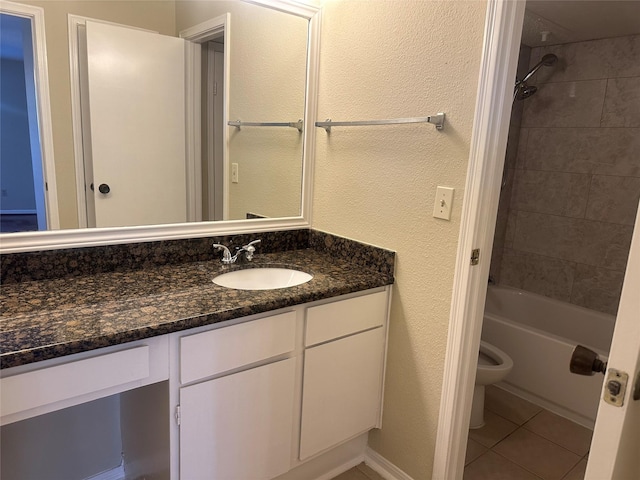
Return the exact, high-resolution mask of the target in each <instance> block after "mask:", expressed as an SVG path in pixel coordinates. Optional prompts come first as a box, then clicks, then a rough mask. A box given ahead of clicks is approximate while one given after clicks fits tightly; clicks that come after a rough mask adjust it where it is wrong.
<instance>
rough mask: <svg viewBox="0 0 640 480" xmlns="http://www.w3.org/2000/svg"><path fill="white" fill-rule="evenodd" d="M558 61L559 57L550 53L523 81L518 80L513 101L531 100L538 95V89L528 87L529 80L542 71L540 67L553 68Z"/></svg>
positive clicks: (531, 86)
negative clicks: (534, 95) (530, 98)
mask: <svg viewBox="0 0 640 480" xmlns="http://www.w3.org/2000/svg"><path fill="white" fill-rule="evenodd" d="M557 61H558V57H557V56H555V55H554V54H553V53H548V54H546V55H545V56H544V57H542V60H540V61H539V62H538V63H536V64H535V65H534V66H533V68H532V69H531V70H529V72H528V73H527V74H526V75H525V76H524V78H523V79H522V80H516V86H515V89H514V92H513V99H514V100H515V99H518V100H524V99H525V98H529V97H530V96H531V95H533V94H534V93H536V92H537V91H538V87H535V86H533V85H527V80H529V79H530V78H531V77H532V76H533V74H535V73H536V72H537V71H538V70H539V69H540V67H551V66H553V65H555V64H556V62H557Z"/></svg>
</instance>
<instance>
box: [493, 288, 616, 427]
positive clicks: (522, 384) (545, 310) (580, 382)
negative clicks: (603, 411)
mask: <svg viewBox="0 0 640 480" xmlns="http://www.w3.org/2000/svg"><path fill="white" fill-rule="evenodd" d="M614 325H615V317H614V316H612V315H607V314H604V313H600V312H596V311H593V310H589V309H586V308H582V307H578V306H576V305H572V304H569V303H565V302H560V301H558V300H553V299H550V298H547V297H543V296H541V295H536V294H534V293H530V292H525V291H523V290H517V289H515V288H509V287H499V286H489V288H488V291H487V300H486V304H485V314H484V322H483V326H482V339H483V340H485V341H487V342H489V343H491V344H493V345H495V346H496V347H498V348H500V349H501V350H504V351H505V352H506V353H507V354H508V355H509V356H510V357H511V358H512V359H513V370H512V371H511V373H510V374H509V375H508V376H507V377H506V378H505V380H504V381H503V382H501V383H500V384H499V385H498V386H501V387H503V388H504V389H505V390H508V391H510V392H512V393H515V394H516V395H519V396H520V397H523V398H525V399H527V400H530V401H532V402H533V403H536V404H538V405H540V406H542V407H544V408H546V409H548V410H551V411H553V412H555V413H557V414H559V415H562V416H564V417H566V418H569V419H571V420H573V421H575V422H578V423H580V424H582V425H584V426H587V427H590V428H593V425H594V422H595V418H596V413H597V409H598V401H599V398H600V391H601V388H602V382H603V380H604V376H603V375H602V374H596V375H593V376H582V375H575V374H572V373H571V372H569V360H570V358H571V354H572V352H573V349H574V347H575V346H576V345H577V344H581V345H584V346H585V347H588V348H591V349H592V350H595V351H596V352H598V354H599V355H600V357H601V359H602V360H606V358H607V356H608V352H609V347H610V345H611V339H612V337H613V328H614Z"/></svg>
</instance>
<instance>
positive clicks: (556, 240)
mask: <svg viewBox="0 0 640 480" xmlns="http://www.w3.org/2000/svg"><path fill="white" fill-rule="evenodd" d="M543 3H544V2H529V3H528V4H527V10H526V12H525V26H524V29H523V39H522V40H523V42H522V43H523V44H522V46H521V49H520V58H519V60H520V61H519V65H518V75H517V78H518V81H517V83H516V87H518V83H520V88H519V89H518V88H516V95H515V97H517V98H515V99H514V103H513V109H512V116H511V123H510V131H509V137H508V144H507V153H506V159H505V166H504V175H503V182H502V189H501V192H500V204H499V210H498V219H497V223H496V232H495V237H494V244H493V254H492V261H491V269H490V278H489V283H490V284H492V285H490V286H489V292H488V294H487V300H486V307H485V320H484V323H483V331H482V340H484V341H486V342H489V343H490V344H491V345H494V346H496V347H498V348H499V349H501V350H503V351H504V352H506V353H507V354H508V355H509V356H510V357H511V358H512V360H513V363H514V368H513V369H512V371H511V373H510V374H509V375H508V376H507V377H506V378H505V380H504V381H503V382H501V383H499V384H497V386H494V387H492V388H491V389H490V391H488V392H487V398H486V400H487V404H486V407H487V408H486V415H487V417H486V418H485V423H486V426H485V427H484V432H483V428H480V429H478V430H475V431H474V430H472V431H471V432H470V434H469V443H468V447H467V461H466V462H465V463H466V465H467V466H466V468H465V477H469V478H478V477H476V476H474V475H476V474H477V473H478V472H479V471H480V470H481V469H482V468H485V467H486V466H487V465H488V463H492V468H494V469H500V468H501V469H502V470H500V471H501V472H502V474H503V475H504V472H511V475H512V476H517V475H524V476H526V475H531V474H533V475H536V476H537V477H539V478H565V475H566V478H582V476H583V475H584V472H585V470H586V464H587V461H586V455H587V452H588V450H589V445H590V439H591V430H592V428H593V424H594V421H595V416H596V412H597V409H598V402H599V397H600V390H601V386H602V381H603V379H604V377H602V376H597V377H580V376H576V375H572V374H570V373H569V361H570V358H571V353H572V350H573V348H574V347H575V345H577V344H583V345H585V346H587V347H589V348H591V349H593V350H595V351H596V352H597V353H598V354H599V355H600V356H601V358H602V359H603V360H606V357H607V355H608V351H609V347H610V342H611V338H612V335H613V328H614V325H615V315H616V313H617V309H618V303H619V301H620V293H621V290H622V285H623V281H624V275H625V268H626V265H627V258H628V254H629V248H630V245H631V238H632V233H633V228H634V223H635V218H636V209H637V206H638V202H639V200H640V163H638V158H639V156H638V154H639V152H640V142H639V141H638V139H637V137H638V135H637V130H638V126H640V125H639V124H638V123H637V122H638V118H637V116H635V117H634V116H633V114H630V113H629V112H630V110H629V109H628V108H627V106H626V100H625V98H626V97H625V96H628V91H629V89H630V88H631V89H633V88H634V86H636V85H637V78H638V76H639V75H640V71H639V70H638V69H637V67H636V65H637V64H638V62H639V61H640V58H638V56H637V55H638V54H637V47H636V46H637V45H638V44H640V35H639V34H640V32H639V31H637V30H636V31H611V32H607V33H603V31H602V30H597V31H596V30H592V31H591V32H590V33H588V32H579V33H580V36H577V37H574V36H572V35H575V34H576V32H578V31H579V29H575V28H569V26H568V25H564V28H563V27H562V26H561V25H563V21H562V20H561V19H560V17H552V16H550V15H551V13H552V10H553V9H554V6H549V5H548V4H547V5H541V4H543ZM583 6H584V5H583ZM563 13H564V17H562V18H564V19H567V18H575V17H576V16H575V15H574V14H568V13H567V12H566V11H565V12H563ZM569 13H570V12H569ZM582 13H583V14H584V13H585V11H582ZM609 14H610V15H615V12H613V11H610V12H609V13H608V15H609ZM594 23H595V24H598V23H599V21H598V19H597V18H596V19H594ZM616 23H617V25H618V26H621V25H622V24H623V23H624V22H613V23H612V25H616ZM598 27H599V26H598ZM613 52H615V55H613ZM545 58H546V59H547V60H548V61H549V63H551V61H552V60H553V58H555V59H556V60H555V63H553V65H550V68H546V66H545ZM539 65H540V68H538V69H536V72H535V73H534V74H533V75H531V76H529V78H527V80H528V82H529V84H530V85H529V86H528V87H527V91H526V93H527V94H526V95H522V93H525V92H524V89H523V88H522V83H523V78H525V77H527V76H528V73H529V72H531V70H533V69H535V68H536V66H539ZM634 82H635V83H634ZM531 85H535V86H536V87H537V88H536V89H532V88H530V86H531ZM509 297H513V298H516V297H518V298H519V299H526V300H524V301H523V303H524V302H526V305H532V304H533V303H535V304H539V305H544V312H545V313H538V314H537V318H536V319H534V320H535V321H537V322H538V323H537V324H535V325H531V326H529V325H525V323H526V322H523V321H514V320H515V319H513V318H508V317H515V318H516V319H521V318H524V317H526V316H527V314H528V313H529V312H530V311H531V310H532V308H531V307H530V306H529V307H527V306H524V305H523V306H522V307H519V308H521V310H520V311H519V313H517V314H515V315H507V314H506V313H505V311H506V309H499V311H494V310H495V309H496V308H497V307H496V302H495V301H494V300H496V299H498V298H499V299H500V300H501V301H502V303H503V304H504V303H505V299H506V298H509ZM536 308H539V309H538V311H542V307H536ZM554 311H557V312H562V314H560V315H558V318H557V319H555V318H553V317H552V315H553V312H554ZM566 312H569V313H566ZM572 312H573V313H572ZM572 314H573V317H574V318H575V320H573V322H574V323H573V324H572V323H566V324H563V323H562V322H565V320H566V319H568V318H569V317H570V316H571V315H572ZM529 327H531V328H529ZM528 328H529V331H532V332H534V333H532V334H531V336H527V335H526V330H527V329H528ZM523 332H525V333H523ZM592 332H599V333H597V334H596V335H595V336H593V337H594V338H589V337H588V336H585V335H584V334H586V333H592ZM544 337H547V338H548V339H549V342H545V341H544V340H543V339H544ZM541 339H542V340H541ZM560 341H563V342H565V341H566V344H567V348H566V349H565V350H564V351H561V350H560V347H558V344H559V342H560ZM556 349H557V350H556ZM549 358H553V359H554V364H553V365H552V366H550V367H549V366H547V367H545V366H544V363H543V362H544V361H545V360H546V359H549ZM556 360H557V361H556ZM555 372H559V374H561V375H564V376H566V377H564V376H563V377H558V376H556V375H555ZM489 430H491V431H492V432H493V433H494V434H495V435H494V436H493V437H492V438H490V439H489V438H487V437H486V435H485V433H486V432H487V431H489ZM568 432H570V433H568ZM525 443H526V444H527V448H526V451H525V449H523V448H518V445H520V446H522V445H524V444H525ZM534 444H535V445H536V446H537V447H539V448H540V449H541V450H539V451H538V453H537V454H534V453H533V447H532V445H534ZM537 447H536V448H537ZM543 450H544V451H545V452H546V453H545V454H544V455H543V454H541V453H540V451H543ZM532 456H533V457H537V458H540V457H541V456H544V457H546V458H549V459H551V458H553V460H554V461H556V460H557V461H556V462H555V463H556V466H557V470H556V471H554V472H550V471H544V470H543V467H544V466H543V465H541V464H539V462H532V461H531V458H533V457H532ZM528 457H529V458H528ZM546 466H548V465H546ZM495 471H498V470H495Z"/></svg>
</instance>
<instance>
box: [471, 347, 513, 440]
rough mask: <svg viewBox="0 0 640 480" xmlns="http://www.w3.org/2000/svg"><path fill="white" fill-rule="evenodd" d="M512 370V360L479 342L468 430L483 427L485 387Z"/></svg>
mask: <svg viewBox="0 0 640 480" xmlns="http://www.w3.org/2000/svg"><path fill="white" fill-rule="evenodd" d="M512 368H513V360H511V357H509V355H507V354H506V353H504V352H503V351H502V350H500V349H499V348H498V347H495V346H493V345H491V344H490V343H487V342H485V341H482V340H481V341H480V351H479V352H478V369H477V372H476V385H475V388H474V390H473V403H472V406H471V422H470V424H469V428H482V427H483V426H484V387H485V385H491V384H493V383H496V382H499V381H500V380H502V379H503V378H504V377H506V376H507V375H508V374H509V372H510V371H511V369H512Z"/></svg>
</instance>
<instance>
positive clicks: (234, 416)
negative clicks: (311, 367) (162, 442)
mask: <svg viewBox="0 0 640 480" xmlns="http://www.w3.org/2000/svg"><path fill="white" fill-rule="evenodd" d="M296 331H297V316H296V312H295V311H292V312H287V313H283V314H279V315H275V316H270V317H266V318H261V319H257V320H253V321H251V322H247V323H242V324H238V325H233V326H230V327H225V328H221V329H218V330H211V331H208V332H204V333H198V334H195V335H191V336H185V337H182V338H181V339H180V358H181V365H180V372H181V373H180V377H181V381H182V382H183V383H188V382H194V381H195V382H196V383H193V384H189V385H187V386H182V387H181V388H180V397H179V398H180V407H179V412H180V413H179V415H180V434H179V435H180V440H179V442H180V460H179V461H180V478H183V479H194V480H195V479H200V478H202V479H238V480H240V479H255V480H260V479H264V480H267V479H269V478H273V477H275V476H277V475H280V474H282V473H285V472H287V471H288V470H289V469H290V468H291V460H292V458H291V452H292V442H293V425H294V412H295V409H294V399H295V385H296V362H297V358H296V357H295V356H294V355H293V353H294V350H295V348H296V342H295V338H296ZM265 362H266V364H265ZM256 365H257V366H256ZM238 369H240V371H238ZM212 375H219V376H216V378H213V379H209V380H204V381H200V382H199V380H200V379H202V378H207V377H210V376H212ZM220 375H221V376H220Z"/></svg>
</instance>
